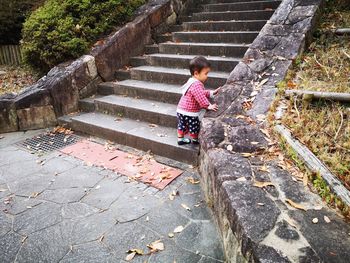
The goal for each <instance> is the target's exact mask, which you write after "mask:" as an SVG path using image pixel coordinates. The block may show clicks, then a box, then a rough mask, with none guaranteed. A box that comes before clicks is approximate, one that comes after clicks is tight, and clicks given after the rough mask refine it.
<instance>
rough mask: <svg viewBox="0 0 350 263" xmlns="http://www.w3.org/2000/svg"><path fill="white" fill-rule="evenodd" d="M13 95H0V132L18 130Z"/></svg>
mask: <svg viewBox="0 0 350 263" xmlns="http://www.w3.org/2000/svg"><path fill="white" fill-rule="evenodd" d="M14 97H15V95H12V94H7V95H3V96H0V133H3V132H11V131H17V130H18V122H17V114H16V109H15V105H14Z"/></svg>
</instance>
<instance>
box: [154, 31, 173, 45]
mask: <svg viewBox="0 0 350 263" xmlns="http://www.w3.org/2000/svg"><path fill="white" fill-rule="evenodd" d="M172 39H173V36H172V34H171V33H165V34H162V35H157V36H156V37H155V40H156V42H157V43H162V42H167V41H172Z"/></svg>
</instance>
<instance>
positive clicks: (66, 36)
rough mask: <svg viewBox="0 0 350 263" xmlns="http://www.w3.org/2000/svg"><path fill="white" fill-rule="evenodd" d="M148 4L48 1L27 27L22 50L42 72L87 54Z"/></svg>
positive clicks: (107, 0)
mask: <svg viewBox="0 0 350 263" xmlns="http://www.w3.org/2000/svg"><path fill="white" fill-rule="evenodd" d="M144 2H145V0H48V1H47V2H46V3H45V4H44V5H43V6H42V7H40V8H38V9H37V10H36V11H35V12H33V13H32V14H31V16H30V17H29V18H28V19H27V20H26V22H25V23H24V27H23V31H22V35H23V43H22V50H23V55H24V60H25V62H26V63H27V64H29V65H31V66H32V67H34V68H36V69H39V70H41V71H44V72H45V71H48V70H49V69H50V68H51V67H53V66H55V65H57V64H59V63H61V62H63V61H66V60H69V59H74V58H77V57H79V56H81V55H82V54H84V53H85V52H86V51H87V50H88V49H89V48H90V47H91V45H92V44H93V43H94V42H95V41H96V40H97V39H98V37H100V36H101V35H103V34H107V33H109V32H110V31H111V29H112V28H114V27H115V26H117V25H120V24H122V23H125V22H126V21H127V20H128V19H129V18H130V17H131V15H132V14H133V12H134V10H135V9H136V8H137V7H139V6H140V5H142V4H144Z"/></svg>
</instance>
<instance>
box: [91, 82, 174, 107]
mask: <svg viewBox="0 0 350 263" xmlns="http://www.w3.org/2000/svg"><path fill="white" fill-rule="evenodd" d="M98 93H99V94H101V95H111V94H116V95H124V96H130V97H139V98H141V99H150V100H156V101H160V102H167V103H173V104H177V103H178V101H179V100H180V97H181V88H180V85H171V84H165V83H156V82H149V81H139V80H132V79H129V80H123V81H119V82H104V83H101V84H99V86H98Z"/></svg>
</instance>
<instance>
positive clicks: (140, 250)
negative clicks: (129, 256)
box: [126, 248, 144, 255]
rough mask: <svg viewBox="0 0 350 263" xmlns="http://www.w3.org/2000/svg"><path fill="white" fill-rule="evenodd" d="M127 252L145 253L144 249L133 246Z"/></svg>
mask: <svg viewBox="0 0 350 263" xmlns="http://www.w3.org/2000/svg"><path fill="white" fill-rule="evenodd" d="M126 253H136V254H137V255H143V254H144V253H143V250H142V249H138V248H133V249H130V250H128V251H127V252H126Z"/></svg>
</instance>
